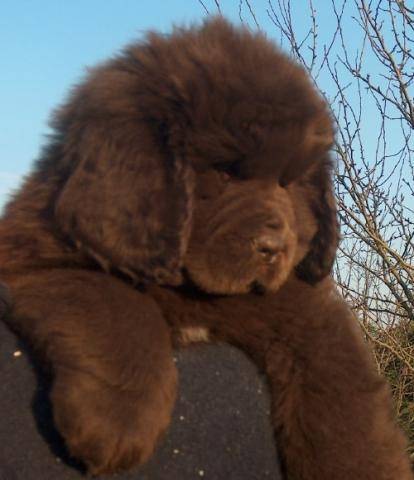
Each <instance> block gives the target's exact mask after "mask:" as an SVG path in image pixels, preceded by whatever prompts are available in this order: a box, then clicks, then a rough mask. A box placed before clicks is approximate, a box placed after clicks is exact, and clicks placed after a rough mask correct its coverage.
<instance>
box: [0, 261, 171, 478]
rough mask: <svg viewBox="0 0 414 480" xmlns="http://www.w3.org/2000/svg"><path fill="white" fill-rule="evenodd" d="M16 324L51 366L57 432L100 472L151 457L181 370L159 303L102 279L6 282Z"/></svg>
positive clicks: (54, 276) (68, 274)
mask: <svg viewBox="0 0 414 480" xmlns="http://www.w3.org/2000/svg"><path fill="white" fill-rule="evenodd" d="M5 280H6V282H7V284H8V285H9V287H10V290H11V294H12V298H13V303H14V308H13V311H12V313H11V314H10V316H9V317H8V322H9V323H10V325H11V326H12V328H14V329H15V330H17V331H18V332H19V333H20V334H22V335H23V336H24V337H25V338H26V339H27V340H29V342H30V343H31V344H32V346H33V347H34V349H35V351H36V352H38V353H40V354H41V355H42V356H43V357H44V358H45V360H46V361H47V362H48V363H49V364H50V366H51V369H52V373H53V384H52V390H51V400H52V405H53V414H54V419H55V423H56V426H57V428H58V430H59V431H60V433H61V434H62V436H63V437H64V439H65V441H66V444H67V446H68V447H69V450H70V452H71V453H72V454H73V455H74V456H75V457H77V458H79V459H81V460H82V461H83V462H84V463H85V464H86V466H87V468H88V471H89V472H91V473H93V474H99V473H110V472H113V471H116V470H121V469H126V468H129V467H131V466H133V465H135V464H140V463H142V462H144V461H145V460H147V459H148V457H149V456H150V454H151V453H152V451H153V449H154V445H155V443H156V441H157V439H158V438H159V436H160V434H161V433H162V432H163V430H165V428H166V427H167V425H168V423H169V420H170V414H171V410H172V407H173V403H174V397H175V390H176V369H175V366H174V363H173V357H172V350H171V341H170V333H169V329H168V326H167V325H166V323H165V322H164V319H163V317H162V315H161V312H160V311H159V310H158V307H157V305H156V304H155V302H154V301H153V300H152V299H151V298H149V297H148V296H147V295H144V294H141V293H139V292H138V291H136V290H134V289H133V288H131V287H130V286H128V285H126V284H124V283H122V282H121V281H119V280H117V279H115V278H113V277H111V276H110V275H106V274H104V273H99V272H88V271H84V270H82V271H77V270H50V271H36V272H32V273H30V272H29V273H25V274H20V275H13V276H11V275H9V276H7V277H5Z"/></svg>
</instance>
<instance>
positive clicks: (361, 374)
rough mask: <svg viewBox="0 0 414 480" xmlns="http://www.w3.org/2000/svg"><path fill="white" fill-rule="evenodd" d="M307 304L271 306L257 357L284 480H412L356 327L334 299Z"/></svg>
mask: <svg viewBox="0 0 414 480" xmlns="http://www.w3.org/2000/svg"><path fill="white" fill-rule="evenodd" d="M298 291H300V290H298ZM309 291H312V290H311V289H309ZM316 291H317V290H316ZM309 302H310V304H308V307H307V308H304V307H305V304H303V303H302V302H301V300H300V294H298V295H297V302H293V303H291V304H290V305H289V304H285V303H283V302H282V304H283V305H285V306H284V307H283V308H278V307H277V306H276V309H275V312H274V313H275V318H274V321H273V332H274V334H275V337H274V339H273V340H272V342H271V344H270V347H269V348H268V349H267V352H266V355H265V370H266V373H267V375H268V380H269V385H270V389H271V394H272V422H273V424H274V428H275V432H276V437H277V445H278V448H279V450H280V453H281V456H282V458H283V459H284V468H285V471H286V477H287V479H289V480H412V479H413V474H412V472H411V469H410V464H409V460H408V455H406V452H405V447H406V443H405V440H404V437H403V435H402V433H401V432H400V430H399V429H398V427H397V425H396V423H395V420H394V418H393V415H392V407H391V399H390V393H389V388H388V386H387V384H386V382H385V380H384V379H382V378H381V377H380V376H379V375H378V373H377V372H376V370H375V368H374V364H373V361H372V358H371V355H370V354H369V352H368V349H367V346H366V345H365V344H364V342H363V339H362V337H361V334H360V332H359V329H358V326H357V320H356V319H355V318H354V317H353V315H352V313H351V312H350V310H349V309H348V307H347V306H346V305H345V302H344V301H343V300H342V299H340V298H338V297H337V296H336V295H335V294H334V293H332V294H328V295H325V297H324V298H323V297H322V296H320V298H319V300H318V301H315V302H313V301H312V298H310V299H309ZM267 313H270V312H269V310H268V312H267Z"/></svg>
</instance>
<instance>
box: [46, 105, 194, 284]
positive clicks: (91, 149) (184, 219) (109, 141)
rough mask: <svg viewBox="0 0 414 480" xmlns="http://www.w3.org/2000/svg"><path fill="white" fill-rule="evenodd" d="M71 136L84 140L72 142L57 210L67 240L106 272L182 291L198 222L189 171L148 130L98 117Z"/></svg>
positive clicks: (191, 175)
mask: <svg viewBox="0 0 414 480" xmlns="http://www.w3.org/2000/svg"><path fill="white" fill-rule="evenodd" d="M69 117H70V113H69ZM75 123H76V121H75ZM66 129H67V130H68V129H70V130H71V131H72V132H73V131H77V132H78V133H77V134H76V137H75V139H73V138H72V140H71V141H69V140H67V141H66V146H65V149H66V151H65V156H66V163H67V164H70V163H72V164H73V163H75V164H76V167H75V168H74V169H73V171H72V172H71V173H70V174H69V177H68V179H67V181H66V184H65V185H64V186H63V188H62V190H61V193H60V195H59V197H58V199H57V202H56V207H55V215H56V219H57V222H58V224H59V225H60V227H61V229H62V230H63V232H64V233H65V234H67V235H68V236H69V237H70V238H71V239H72V241H73V242H74V243H75V244H76V245H78V246H79V248H80V249H82V250H83V251H85V252H87V253H88V254H89V255H91V256H93V257H94V258H95V259H96V260H97V261H98V262H99V263H100V264H101V265H102V266H103V267H104V268H107V269H111V268H115V269H118V270H120V271H124V272H127V273H128V274H131V276H133V277H134V276H135V277H136V278H137V279H138V281H140V280H143V281H148V280H155V281H156V282H158V283H160V284H170V285H177V284H179V283H180V282H181V271H180V267H181V259H182V256H183V254H184V252H185V250H186V247H187V241H188V237H189V233H190V223H191V215H192V188H193V174H192V170H191V168H190V167H189V166H186V165H185V164H184V161H183V160H182V159H181V158H177V157H175V156H174V155H173V154H171V153H168V149H167V147H166V146H165V145H162V144H161V145H158V144H157V140H156V139H154V135H153V134H152V133H151V134H150V133H148V132H147V131H146V130H145V124H144V123H143V124H141V125H140V124H139V122H138V123H137V124H136V125H134V126H133V125H131V124H128V123H127V122H124V123H122V124H118V123H113V122H112V121H111V120H108V119H106V120H105V118H104V119H96V117H95V118H91V119H87V120H86V121H84V122H83V123H82V125H81V127H80V128H75V127H74V126H73V125H72V126H71V127H70V128H69V127H66ZM79 131H80V132H81V134H79ZM68 157H70V159H69V160H68Z"/></svg>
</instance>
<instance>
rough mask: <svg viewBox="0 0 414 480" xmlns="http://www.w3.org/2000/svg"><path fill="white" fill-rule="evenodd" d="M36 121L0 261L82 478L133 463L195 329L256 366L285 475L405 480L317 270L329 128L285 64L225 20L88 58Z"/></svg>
mask: <svg viewBox="0 0 414 480" xmlns="http://www.w3.org/2000/svg"><path fill="white" fill-rule="evenodd" d="M53 126H54V129H55V130H54V131H55V133H54V135H53V137H52V138H51V139H50V142H49V145H48V146H47V147H46V149H45V150H44V152H43V154H42V156H41V159H40V160H39V161H38V162H37V164H36V165H35V167H34V170H33V172H32V173H31V174H30V175H29V176H28V177H27V179H26V181H25V182H24V184H23V186H22V187H21V188H20V190H19V191H18V192H17V194H16V195H15V196H14V198H13V199H12V200H11V201H10V202H9V204H8V205H7V208H6V211H5V213H4V215H3V217H2V218H1V221H0V265H1V267H0V273H1V277H2V279H3V280H4V281H5V282H6V283H7V284H8V286H9V288H10V291H11V295H12V298H13V309H12V312H11V314H10V315H9V316H8V317H7V318H8V322H9V323H10V324H11V325H12V326H13V328H15V329H16V330H17V331H18V332H20V333H21V335H23V336H24V337H25V338H27V339H29V340H30V342H31V343H32V344H33V346H34V347H35V349H36V350H37V351H38V352H39V353H40V354H41V355H43V357H44V359H45V360H46V362H48V364H49V365H51V367H52V371H53V374H54V383H53V387H52V391H51V399H52V404H53V411H54V419H55V422H56V426H57V428H58V429H59V431H60V432H61V434H62V435H63V437H64V439H65V441H66V443H67V445H68V448H69V449H70V451H71V453H72V454H73V455H75V456H76V457H78V458H80V459H82V460H83V461H84V463H85V464H86V466H87V468H88V470H89V471H90V472H92V473H94V474H98V473H110V472H113V471H116V470H120V469H125V468H129V467H131V466H133V465H136V464H140V463H142V462H145V461H146V460H147V459H148V458H149V456H150V455H151V453H152V451H153V449H154V446H155V445H156V442H157V440H158V439H159V437H160V435H161V434H162V432H163V431H164V430H165V429H166V427H167V425H168V422H169V419H170V414H171V410H172V408H173V403H174V397H175V391H176V383H177V379H176V370H175V367H174V363H173V359H172V348H173V345H176V346H180V345H183V344H187V343H188V342H189V341H192V340H207V339H208V340H210V341H226V342H230V343H232V344H235V345H237V346H239V347H240V348H242V349H243V350H245V351H246V352H247V353H248V354H249V355H250V356H251V358H253V359H254V360H255V361H256V362H257V364H258V366H259V367H260V368H261V369H262V371H264V372H266V374H267V376H268V382H269V385H270V388H271V391H272V422H273V424H274V429H275V435H276V437H277V442H278V447H279V449H280V451H281V454H282V456H283V460H284V467H285V472H286V476H287V478H289V479H295V480H356V479H358V480H409V479H412V478H413V476H412V473H411V472H410V466H409V461H408V458H407V456H406V455H405V453H404V447H405V441H404V439H403V436H402V435H401V433H400V431H399V429H398V428H397V427H396V425H395V423H394V420H393V418H392V413H391V402H390V396H389V392H388V388H387V386H386V384H385V382H384V380H382V379H381V378H380V377H379V376H378V375H377V373H376V371H375V369H374V366H373V364H372V361H371V358H370V355H369V353H368V352H367V348H366V347H365V345H364V343H363V341H362V339H361V336H360V334H359V332H358V329H357V326H356V325H357V324H356V321H355V319H354V317H353V316H352V314H351V312H350V310H349V309H348V308H347V306H346V305H345V302H344V301H343V300H342V299H341V298H340V297H339V296H338V294H337V293H336V288H335V285H334V283H333V281H332V280H331V278H330V276H329V274H330V270H331V266H332V262H333V260H334V255H335V250H336V247H337V242H338V226H337V221H336V207H335V201H334V199H333V195H332V186H331V162H330V159H329V155H328V150H329V148H330V146H331V144H332V139H333V128H332V122H331V119H330V116H329V113H328V111H327V107H326V105H325V103H324V102H323V101H322V100H321V98H320V97H319V95H318V94H317V93H316V92H315V90H314V89H313V87H312V86H311V83H310V81H309V80H308V78H307V77H306V75H305V73H304V72H303V70H302V69H301V68H299V67H298V66H297V65H295V64H294V63H293V62H292V61H291V60H290V59H289V58H287V57H286V56H285V55H283V54H282V53H280V52H279V51H278V50H277V48H276V47H275V46H274V45H273V44H272V43H270V42H269V41H268V40H267V39H266V38H265V37H264V36H262V35H260V34H253V33H251V32H249V31H248V30H246V29H236V28H233V27H232V26H230V25H229V24H228V23H227V22H225V21H224V20H222V19H214V20H210V21H208V22H206V23H205V24H204V25H202V26H201V27H199V28H193V29H176V30H175V31H174V32H173V34H171V35H169V36H161V35H157V34H149V35H148V36H147V38H146V40H145V41H143V42H142V43H139V44H136V45H132V46H130V47H129V48H127V49H126V50H125V51H124V52H123V53H122V54H120V55H119V56H118V57H116V58H114V59H113V60H111V61H109V62H108V63H105V64H103V65H101V66H99V67H97V68H96V69H94V70H92V71H91V72H90V73H89V74H88V76H87V78H86V79H85V81H84V82H83V83H82V84H81V85H80V86H78V87H77V88H76V89H75V90H74V91H73V92H72V95H71V96H70V98H69V100H68V102H67V103H66V104H65V105H64V106H63V107H62V108H61V109H60V110H59V111H58V112H57V113H56V115H55V117H54V122H53ZM2 295H3V298H4V303H10V302H9V301H8V300H7V298H6V295H5V293H3V294H2ZM258 448H260V446H258Z"/></svg>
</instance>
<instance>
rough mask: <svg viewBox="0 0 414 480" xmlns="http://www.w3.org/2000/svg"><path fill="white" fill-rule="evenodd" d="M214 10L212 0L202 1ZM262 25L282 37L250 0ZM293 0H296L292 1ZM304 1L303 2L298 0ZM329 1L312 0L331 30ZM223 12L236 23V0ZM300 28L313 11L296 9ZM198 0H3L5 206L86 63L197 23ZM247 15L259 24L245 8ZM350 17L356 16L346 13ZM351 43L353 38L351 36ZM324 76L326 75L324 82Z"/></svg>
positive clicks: (0, 163) (0, 129)
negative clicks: (152, 33)
mask: <svg viewBox="0 0 414 480" xmlns="http://www.w3.org/2000/svg"><path fill="white" fill-rule="evenodd" d="M203 3H204V4H205V5H206V7H207V9H208V10H209V11H210V12H212V13H213V12H216V7H215V2H214V0H203ZM250 3H251V5H252V6H253V7H254V10H255V12H256V15H257V18H258V20H259V23H260V25H261V27H262V28H263V29H264V30H265V31H266V32H267V33H268V35H269V36H270V37H272V38H275V39H276V40H277V38H278V36H277V31H276V29H275V27H274V26H273V24H272V22H271V21H270V20H269V18H268V16H267V14H266V9H267V8H268V6H269V5H268V1H267V0H251V1H250ZM292 3H293V4H295V2H292ZM305 3H306V4H307V2H305V1H304V0H303V3H302V2H300V3H299V4H298V3H296V5H300V4H301V5H304V4H305ZM329 3H330V2H327V0H314V6H315V9H316V10H317V14H318V22H319V29H320V31H321V32H322V33H327V32H329V31H331V29H332V25H333V22H332V17H331V16H330V15H328V9H327V8H326V6H327V4H329ZM221 4H222V11H223V14H224V15H225V16H227V17H228V18H230V19H232V20H233V21H235V22H239V21H240V20H239V7H238V5H239V1H238V0H222V1H221ZM296 8H297V10H296V11H295V12H294V13H295V22H296V25H297V28H298V31H299V32H300V30H301V29H302V31H304V29H305V26H306V25H307V24H309V13H308V10H307V9H305V8H302V7H296ZM205 16H206V11H205V9H204V8H203V6H202V5H201V3H200V2H199V1H197V0H152V1H150V0H71V1H70V2H66V1H63V0H41V1H39V0H36V1H35V0H15V1H14V2H11V1H9V2H3V4H2V15H1V18H0V45H1V49H0V72H1V83H2V88H1V89H0V105H1V115H0V145H1V149H0V208H1V206H2V204H4V201H5V199H6V197H7V195H8V193H9V192H10V191H11V189H13V188H14V187H15V186H16V185H18V183H19V181H20V179H21V177H22V175H23V174H25V173H27V172H28V171H29V169H30V165H31V163H32V161H33V160H34V159H36V157H37V155H38V153H39V150H40V147H41V145H42V144H43V143H44V141H45V134H47V132H48V125H47V122H48V119H49V117H50V113H51V111H52V110H53V109H54V108H55V107H56V106H58V105H59V104H60V103H61V102H62V101H63V100H64V98H65V94H66V92H67V91H68V89H69V88H70V86H71V85H73V84H74V83H76V82H77V81H78V80H79V79H80V78H81V76H82V74H83V72H84V69H85V67H87V66H90V65H94V64H95V63H97V62H99V61H101V60H104V59H105V58H107V57H108V56H110V55H112V54H113V53H115V52H117V51H118V50H119V49H120V48H122V47H123V46H124V45H125V44H126V43H128V42H131V41H133V40H135V39H138V38H139V37H140V36H142V34H143V32H144V31H146V30H148V29H157V30H161V31H164V32H167V31H169V29H170V27H171V24H172V23H177V24H182V23H188V22H194V21H200V20H201V19H203V18H204V17H205ZM242 16H243V18H244V19H245V20H246V21H248V23H249V24H250V25H254V23H253V20H252V17H251V15H250V14H249V12H248V10H247V7H246V6H245V7H244V10H243V11H242ZM345 22H346V23H347V22H351V18H350V16H349V18H347V19H346V20H345ZM349 41H350V42H352V41H353V38H352V36H351V37H350V39H349ZM323 82H324V79H323V78H322V79H321V83H322V85H323Z"/></svg>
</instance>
